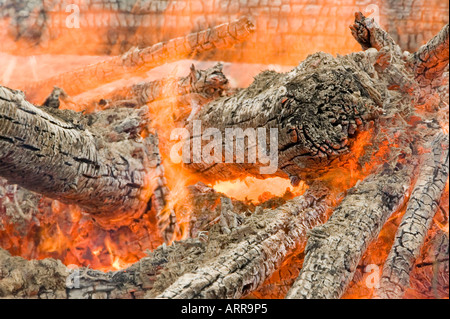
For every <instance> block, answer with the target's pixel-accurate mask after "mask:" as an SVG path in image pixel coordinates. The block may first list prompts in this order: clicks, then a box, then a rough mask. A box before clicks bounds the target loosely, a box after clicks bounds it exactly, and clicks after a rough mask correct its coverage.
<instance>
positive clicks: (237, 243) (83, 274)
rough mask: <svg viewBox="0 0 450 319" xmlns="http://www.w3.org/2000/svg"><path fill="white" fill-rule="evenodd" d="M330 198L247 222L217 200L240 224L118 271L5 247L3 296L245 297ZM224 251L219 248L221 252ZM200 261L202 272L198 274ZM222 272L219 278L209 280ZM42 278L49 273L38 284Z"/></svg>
mask: <svg viewBox="0 0 450 319" xmlns="http://www.w3.org/2000/svg"><path fill="white" fill-rule="evenodd" d="M328 194H329V191H328V189H326V188H323V187H322V186H320V185H316V186H314V187H312V188H311V189H310V190H308V191H307V192H306V193H305V194H304V195H303V196H300V197H297V198H295V199H293V200H290V201H288V202H286V204H284V205H282V206H280V207H279V208H277V209H266V210H265V211H264V212H263V211H262V209H261V210H259V211H256V212H255V213H253V214H251V216H250V217H244V216H243V215H241V214H240V213H239V210H240V208H238V207H235V206H234V205H233V204H231V202H230V201H229V199H226V198H225V197H223V196H220V195H219V196H220V198H221V202H222V205H221V207H220V208H221V211H222V214H221V218H225V217H224V216H225V215H227V214H228V215H229V216H239V217H238V219H239V220H240V222H239V223H238V224H235V225H234V227H233V226H232V225H231V224H229V223H226V222H225V223H222V225H220V223H219V224H216V225H214V226H213V227H212V228H211V229H210V230H209V235H208V236H207V240H205V239H204V238H203V236H199V237H198V238H194V239H187V240H184V241H182V242H176V243H174V244H173V245H172V246H165V245H163V246H160V247H159V248H157V249H156V250H155V251H153V252H152V253H150V255H149V256H148V257H146V258H143V259H141V260H140V261H139V262H137V263H135V264H133V265H132V266H131V267H129V268H127V269H125V270H120V271H115V272H109V273H103V272H101V271H96V270H91V269H88V268H79V269H69V268H67V267H65V266H64V265H62V264H61V263H60V262H59V261H55V260H52V259H45V260H42V261H26V260H25V259H23V258H21V257H11V256H10V254H9V253H7V252H6V251H4V250H2V249H0V297H12V296H15V297H25V298H33V297H37V298H143V297H147V298H148V297H155V296H157V295H158V294H161V293H162V294H161V295H160V296H159V297H160V298H167V297H169V298H173V297H175V296H174V294H177V295H178V296H177V297H180V296H181V297H182V296H184V295H186V294H189V295H196V297H197V298H198V297H202V296H203V297H205V296H206V297H211V296H212V295H211V294H214V296H215V297H222V298H225V297H231V296H234V297H236V298H237V297H240V296H244V295H246V294H248V293H249V292H250V291H252V290H253V289H254V288H255V287H257V286H258V285H260V284H261V283H262V282H264V280H265V279H266V278H267V277H268V276H270V274H271V273H272V272H273V271H274V270H275V269H277V267H278V266H279V264H280V263H281V261H282V260H283V259H284V257H285V256H286V255H287V254H289V253H290V252H291V251H292V250H293V249H295V248H296V247H298V245H301V242H303V241H304V240H305V232H306V230H307V229H310V228H311V227H313V226H314V225H317V224H318V223H321V222H322V221H323V220H324V218H325V214H326V211H327V208H328V206H329V203H328V199H327V196H328ZM212 195H214V196H212V197H206V200H207V201H215V200H216V198H217V196H218V194H212ZM236 204H239V203H236ZM228 220H229V219H228ZM223 225H226V227H227V228H228V230H229V231H230V232H229V233H228V232H226V230H225V229H226V228H224V227H223ZM230 239H231V240H230ZM219 246H221V247H222V249H220V250H218V249H217V248H218V247H219ZM199 263H202V264H204V266H203V267H200V268H199V267H198V265H199ZM218 265H220V267H218ZM227 267H231V268H227ZM197 268H198V269H197ZM238 268H239V269H238ZM206 269H210V270H211V271H213V273H209V274H208V276H207V277H206V278H207V279H208V280H211V284H212V285H211V286H210V287H205V286H204V285H202V284H201V283H202V282H203V279H202V278H201V276H203V272H204V271H205V270H206ZM217 269H218V270H219V272H220V274H219V273H217V275H218V276H217V277H215V278H212V277H210V276H211V274H215V273H216V272H217ZM42 273H45V274H51V275H50V277H48V278H41V277H42ZM188 278H197V279H198V280H200V282H199V285H197V286H192V285H191V286H189V287H185V289H182V288H183V287H182V286H179V283H182V282H186V280H187V279H188ZM224 283H226V286H225V287H226V288H225V289H223V288H222V284H224Z"/></svg>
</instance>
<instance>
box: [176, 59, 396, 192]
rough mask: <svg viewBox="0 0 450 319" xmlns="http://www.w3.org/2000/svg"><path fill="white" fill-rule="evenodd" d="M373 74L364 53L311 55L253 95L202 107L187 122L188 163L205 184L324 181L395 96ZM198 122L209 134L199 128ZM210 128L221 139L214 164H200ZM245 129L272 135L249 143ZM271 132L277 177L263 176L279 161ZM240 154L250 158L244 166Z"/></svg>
mask: <svg viewBox="0 0 450 319" xmlns="http://www.w3.org/2000/svg"><path fill="white" fill-rule="evenodd" d="M361 64H365V66H366V67H367V68H366V69H364V68H361ZM373 74H375V70H374V69H373V68H371V64H370V62H369V59H368V58H367V56H365V55H364V54H351V55H348V56H344V57H337V58H334V57H332V56H331V55H329V54H326V53H316V54H313V55H311V56H309V57H308V59H306V60H305V61H304V62H302V63H301V64H300V65H299V66H298V67H297V68H295V69H293V70H292V71H291V72H288V73H285V74H280V73H276V72H272V71H266V72H263V73H262V74H260V75H259V76H258V77H257V78H256V79H255V81H254V83H253V84H252V85H251V86H250V87H248V88H247V89H243V90H241V91H239V92H238V93H236V94H235V95H233V96H231V97H224V98H221V99H218V100H215V101H213V102H211V103H209V104H207V105H205V106H203V107H202V108H201V110H200V111H199V112H198V113H197V115H196V116H195V117H194V118H193V119H192V121H190V122H189V123H188V125H187V128H188V129H189V130H190V132H191V135H190V136H191V137H190V140H188V141H187V142H186V143H189V144H190V145H191V147H190V150H191V154H190V158H189V161H190V162H189V163H186V164H185V165H186V167H187V168H189V169H191V170H192V171H194V172H196V173H199V174H200V175H201V176H202V177H203V178H205V179H206V180H226V179H235V178H238V177H240V176H248V175H253V176H257V177H262V178H264V177H268V176H270V174H272V175H277V176H283V177H289V178H290V179H291V181H292V182H293V184H294V185H295V184H296V182H298V181H300V180H311V179H314V178H317V177H320V176H321V175H322V174H324V173H325V172H327V170H328V169H330V168H332V167H333V166H334V165H336V164H337V163H339V162H341V161H343V160H345V156H346V155H348V154H349V153H350V148H351V146H352V144H353V143H354V141H355V140H356V139H357V136H358V133H359V132H362V131H365V130H368V129H369V128H370V127H371V126H373V125H372V124H373V121H374V120H375V119H376V118H378V116H379V115H380V114H381V113H382V108H383V107H384V105H383V97H385V96H386V95H387V94H388V93H387V92H386V87H385V85H383V83H382V82H381V81H380V79H379V78H377V77H375V76H372V75H373ZM197 120H198V121H201V129H202V132H200V131H198V130H197V129H195V123H196V122H195V121H197ZM208 128H215V129H218V130H219V131H220V134H221V137H222V139H221V142H219V143H221V145H219V146H218V147H217V148H216V150H214V156H215V158H214V159H213V161H211V162H209V163H208V162H206V161H204V160H200V161H199V159H197V158H196V157H195V156H196V155H195V153H194V152H195V145H197V144H196V143H198V144H200V143H201V144H202V147H208V145H210V144H209V143H208V140H207V139H206V138H205V137H203V138H200V137H199V134H201V133H204V132H205V131H206V130H207V129H208ZM241 128H245V129H249V130H252V129H254V131H255V132H256V130H257V129H258V130H261V129H262V130H263V131H264V133H265V135H263V136H262V137H261V138H260V136H259V133H258V137H257V138H256V137H253V139H252V138H251V137H249V138H248V140H247V142H245V136H246V134H247V131H243V129H241ZM231 129H233V130H236V131H235V132H234V133H233V135H228V134H227V132H226V131H227V130H231ZM270 129H276V130H277V136H278V147H277V148H276V150H275V151H276V152H278V162H277V163H275V165H277V167H276V171H275V172H271V173H264V171H262V170H261V168H264V167H266V166H268V165H269V163H267V162H266V163H263V161H264V160H265V158H264V157H263V156H262V154H264V155H265V156H266V157H270V156H272V155H273V151H274V150H273V149H270V151H269V148H270V146H271V145H272V146H273V144H274V143H276V141H274V140H273V139H271V137H270V135H271V134H272V133H271V132H270ZM239 130H241V131H242V132H239ZM250 133H251V132H250ZM227 135H228V136H231V137H230V138H231V139H232V140H228V139H227ZM255 136H256V133H255ZM227 141H232V142H234V143H235V144H236V151H235V152H233V153H232V152H231V150H230V149H228V148H227ZM229 145H230V143H229V142H228V147H230V146H229ZM264 147H265V148H266V150H264ZM271 152H272V153H271ZM238 153H240V154H241V155H242V154H243V153H245V154H244V155H245V158H244V160H245V161H243V160H242V158H239V155H238ZM256 154H258V157H256ZM183 156H184V154H183ZM231 156H233V157H231ZM251 156H254V157H255V158H256V160H257V161H256V163H253V161H254V158H253V159H252V157H251ZM271 158H272V159H273V156H272V157H271ZM230 159H232V162H233V163H230ZM251 159H252V160H251Z"/></svg>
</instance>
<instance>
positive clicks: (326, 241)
mask: <svg viewBox="0 0 450 319" xmlns="http://www.w3.org/2000/svg"><path fill="white" fill-rule="evenodd" d="M412 171H413V170H412V166H411V165H403V166H402V165H399V166H398V167H395V168H390V167H385V168H384V169H383V170H382V171H381V172H379V173H377V174H374V175H372V176H370V177H368V178H367V179H366V180H364V181H363V182H361V183H360V184H359V186H357V187H355V188H353V189H351V190H349V192H348V194H347V196H346V197H345V198H344V199H343V201H342V203H341V204H340V205H339V206H338V207H337V208H336V209H335V210H334V212H333V214H332V215H331V217H330V219H329V220H328V221H327V222H326V223H325V224H324V225H321V226H318V227H315V228H314V229H312V230H311V231H310V232H309V233H308V242H307V245H306V249H305V254H306V256H305V261H304V263H303V267H302V269H301V271H300V275H299V277H298V278H297V280H296V282H295V283H294V285H293V286H292V287H291V289H290V291H289V293H288V294H287V296H286V298H288V299H296V298H300V299H309V298H314V299H322V298H324V299H336V298H340V297H341V296H342V294H343V293H344V292H345V290H346V288H347V285H348V284H349V283H350V281H351V280H352V278H353V275H354V273H355V271H356V267H357V265H358V263H359V260H360V259H361V257H362V255H363V253H364V252H365V250H366V248H367V246H368V245H369V243H370V242H372V241H373V240H374V239H375V238H376V237H377V236H378V233H379V232H380V230H381V228H382V226H383V225H384V223H385V222H386V220H387V219H388V217H389V216H390V215H391V214H392V213H393V212H394V211H396V209H398V208H399V207H400V206H401V205H402V204H403V203H404V200H405V199H406V194H407V192H408V188H409V186H410V185H409V184H410V182H411V180H410V176H411V173H412Z"/></svg>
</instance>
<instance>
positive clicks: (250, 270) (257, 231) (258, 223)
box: [157, 187, 329, 299]
mask: <svg viewBox="0 0 450 319" xmlns="http://www.w3.org/2000/svg"><path fill="white" fill-rule="evenodd" d="M326 196H327V190H326V189H325V190H324V189H323V188H322V189H321V188H320V187H319V188H315V189H314V188H312V189H310V190H308V191H307V192H306V193H305V194H304V195H303V196H300V197H297V198H295V199H293V200H292V201H289V202H287V203H286V204H285V205H283V206H280V207H279V208H278V209H275V210H266V211H264V212H258V213H255V215H252V216H251V217H250V218H249V219H248V220H245V221H244V222H243V223H242V225H240V227H236V224H235V225H234V226H235V227H234V230H233V227H232V225H227V227H226V228H225V230H224V228H222V231H225V234H227V233H229V235H228V236H230V237H231V238H235V239H234V240H233V239H231V238H230V239H231V241H230V243H229V247H226V248H225V247H224V248H222V250H221V252H220V253H219V254H218V255H217V256H215V257H214V258H211V259H210V260H209V261H208V262H207V263H203V266H202V267H199V268H198V269H194V270H193V271H192V272H188V273H186V274H184V275H182V276H181V277H180V278H178V279H177V280H176V281H175V282H174V283H173V284H172V285H171V286H170V287H168V288H167V289H165V290H164V292H163V293H162V294H160V295H159V296H157V297H158V298H169V299H172V298H188V299H192V298H241V297H243V296H245V295H247V294H248V293H250V292H251V291H253V290H254V289H256V288H257V287H259V286H260V285H261V284H262V283H263V282H264V281H265V280H266V279H267V278H268V277H270V275H271V274H272V273H273V272H274V271H275V270H276V269H277V268H278V267H279V266H280V264H281V262H282V261H283V260H284V258H285V257H286V255H288V254H289V253H290V252H291V251H292V250H293V249H295V248H296V247H297V245H300V244H301V242H302V241H304V239H305V235H306V230H308V229H311V228H312V227H314V226H315V225H317V224H319V223H320V222H321V221H323V219H324V217H325V213H326V211H327V209H328V206H329V203H327V199H326ZM223 217H224V212H222V218H223ZM228 227H231V228H232V230H230V229H229V228H228ZM211 240H212V239H210V241H211ZM228 240H229V239H228ZM235 241H237V242H236V243H233V242H235Z"/></svg>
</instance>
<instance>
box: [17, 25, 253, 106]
mask: <svg viewBox="0 0 450 319" xmlns="http://www.w3.org/2000/svg"><path fill="white" fill-rule="evenodd" d="M253 28H254V27H253V24H252V23H251V22H250V21H249V20H248V19H247V18H241V19H239V20H235V21H232V22H230V23H225V24H222V25H219V26H216V27H214V28H210V29H207V30H204V31H200V32H197V33H192V34H189V35H187V36H185V37H180V38H176V39H172V40H170V41H167V42H162V43H158V44H155V45H153V46H150V47H148V48H145V49H131V50H130V51H128V52H126V53H125V54H123V55H121V56H117V57H113V58H110V59H109V60H106V61H103V62H100V63H97V64H92V65H89V66H86V67H84V68H82V69H80V70H76V71H72V72H67V73H63V74H60V75H58V76H55V77H52V78H50V79H47V80H44V81H38V82H36V83H31V84H29V85H27V86H26V87H25V88H24V91H25V92H26V94H27V98H28V99H31V100H33V101H36V100H38V99H39V98H42V96H40V95H39V94H41V95H42V94H48V92H50V91H51V90H52V88H53V86H58V87H60V88H62V89H63V90H64V91H65V92H66V93H67V94H68V95H76V94H79V93H82V92H85V91H87V90H90V89H93V88H96V87H98V86H100V85H102V84H105V83H110V82H113V81H114V80H118V79H120V78H121V77H123V76H124V75H127V76H130V75H131V74H134V75H142V74H144V73H145V72H147V71H148V70H150V69H152V68H155V67H157V66H160V65H163V64H165V63H169V62H174V61H177V60H180V59H183V58H187V57H190V56H192V55H194V54H196V53H198V52H202V51H207V50H213V49H223V48H228V47H231V46H233V45H234V44H235V43H238V42H241V41H244V40H246V39H247V38H249V37H250V35H251V34H252V33H253V31H254V29H253Z"/></svg>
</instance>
